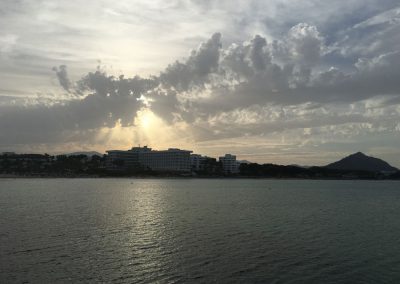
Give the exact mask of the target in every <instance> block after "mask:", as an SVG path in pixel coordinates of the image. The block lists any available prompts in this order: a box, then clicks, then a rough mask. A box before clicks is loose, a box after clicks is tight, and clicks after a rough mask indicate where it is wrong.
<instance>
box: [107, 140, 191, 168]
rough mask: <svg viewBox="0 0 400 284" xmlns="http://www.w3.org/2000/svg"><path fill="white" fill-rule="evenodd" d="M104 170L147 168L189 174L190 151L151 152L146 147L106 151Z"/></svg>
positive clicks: (172, 149) (174, 149)
mask: <svg viewBox="0 0 400 284" xmlns="http://www.w3.org/2000/svg"><path fill="white" fill-rule="evenodd" d="M107 153H108V155H107V159H106V168H107V169H108V170H127V169H132V168H140V167H144V168H148V169H151V170H154V171H166V172H190V170H191V163H190V153H192V151H187V150H180V149H176V148H169V149H168V150H162V151H157V150H152V149H151V148H148V147H147V146H144V147H133V148H132V149H131V150H127V151H121V150H110V151H107Z"/></svg>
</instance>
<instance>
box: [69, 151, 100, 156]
mask: <svg viewBox="0 0 400 284" xmlns="http://www.w3.org/2000/svg"><path fill="white" fill-rule="evenodd" d="M65 155H66V156H78V155H86V156H88V157H92V156H95V155H97V156H100V157H102V156H103V154H101V153H99V152H96V151H88V152H74V153H69V154H65Z"/></svg>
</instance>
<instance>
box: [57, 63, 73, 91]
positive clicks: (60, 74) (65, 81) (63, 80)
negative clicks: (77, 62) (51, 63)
mask: <svg viewBox="0 0 400 284" xmlns="http://www.w3.org/2000/svg"><path fill="white" fill-rule="evenodd" d="M53 71H54V72H55V73H56V76H57V78H58V82H59V83H60V85H61V87H63V88H64V90H66V91H68V92H69V89H70V88H71V81H70V80H69V78H68V73H67V66H66V65H60V66H59V67H58V68H57V67H53Z"/></svg>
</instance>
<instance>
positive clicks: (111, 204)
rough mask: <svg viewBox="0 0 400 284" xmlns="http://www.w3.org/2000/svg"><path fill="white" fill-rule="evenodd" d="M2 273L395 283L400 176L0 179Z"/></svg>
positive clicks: (399, 267) (12, 276) (38, 278)
mask: <svg viewBox="0 0 400 284" xmlns="http://www.w3.org/2000/svg"><path fill="white" fill-rule="evenodd" d="M0 282H1V283H65V282H72V283H98V282H107V283H109V282H115V283H154V282H158V283H215V282H218V283H236V282H242V283H400V182H394V181H317V180H268V179H0Z"/></svg>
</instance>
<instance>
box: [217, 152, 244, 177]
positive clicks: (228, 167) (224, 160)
mask: <svg viewBox="0 0 400 284" xmlns="http://www.w3.org/2000/svg"><path fill="white" fill-rule="evenodd" d="M219 161H220V162H221V164H222V169H223V172H224V174H238V173H239V172H240V170H239V167H240V162H239V161H236V156H235V155H231V154H225V156H223V157H219Z"/></svg>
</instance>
